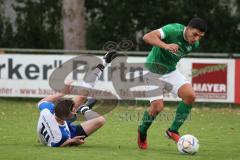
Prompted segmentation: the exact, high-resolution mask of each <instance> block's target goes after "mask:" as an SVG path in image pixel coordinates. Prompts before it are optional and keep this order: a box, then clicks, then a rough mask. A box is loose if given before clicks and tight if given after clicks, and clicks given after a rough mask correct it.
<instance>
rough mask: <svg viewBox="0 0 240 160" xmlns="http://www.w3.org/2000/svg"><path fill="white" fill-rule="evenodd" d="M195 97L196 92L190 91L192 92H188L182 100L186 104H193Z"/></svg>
mask: <svg viewBox="0 0 240 160" xmlns="http://www.w3.org/2000/svg"><path fill="white" fill-rule="evenodd" d="M195 99H196V94H195V93H192V94H189V95H187V96H186V97H184V98H183V101H184V102H185V103H186V104H193V103H194V102H195Z"/></svg>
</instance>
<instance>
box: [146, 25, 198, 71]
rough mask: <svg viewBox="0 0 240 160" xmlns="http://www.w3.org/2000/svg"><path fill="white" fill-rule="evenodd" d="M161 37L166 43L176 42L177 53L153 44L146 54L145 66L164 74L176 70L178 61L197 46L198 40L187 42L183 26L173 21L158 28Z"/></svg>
mask: <svg viewBox="0 0 240 160" xmlns="http://www.w3.org/2000/svg"><path fill="white" fill-rule="evenodd" d="M159 32H160V34H161V39H162V41H163V42H165V43H167V44H171V43H174V44H177V45H179V49H178V52H177V53H172V52H170V51H168V50H165V49H163V48H160V47H156V46H153V47H152V50H151V51H150V53H149V54H148V57H147V61H146V63H145V67H146V68H147V69H149V70H150V71H151V72H153V73H157V74H166V73H169V72H172V71H174V70H176V65H177V63H178V61H179V60H180V59H181V58H182V57H184V56H185V55H187V54H188V53H189V52H191V51H192V50H193V49H195V48H197V47H198V46H199V41H196V42H195V43H194V44H189V43H188V42H187V41H186V40H185V39H184V32H185V26H184V25H181V24H178V23H174V24H168V25H166V26H163V27H162V28H160V29H159Z"/></svg>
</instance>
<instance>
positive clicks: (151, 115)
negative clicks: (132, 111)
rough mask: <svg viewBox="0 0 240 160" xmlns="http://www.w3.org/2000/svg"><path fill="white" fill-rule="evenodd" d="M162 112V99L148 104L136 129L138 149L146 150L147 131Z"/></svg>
mask: <svg viewBox="0 0 240 160" xmlns="http://www.w3.org/2000/svg"><path fill="white" fill-rule="evenodd" d="M162 110H163V99H162V98H160V99H156V100H152V101H151V102H150V107H149V108H148V109H147V110H146V111H145V112H144V113H143V118H142V122H141V124H140V125H139V127H138V146H139V148H140V149H147V147H148V144H147V131H148V129H149V127H150V126H151V124H152V122H153V121H154V119H155V118H156V116H157V115H158V113H160V112H161V111H162Z"/></svg>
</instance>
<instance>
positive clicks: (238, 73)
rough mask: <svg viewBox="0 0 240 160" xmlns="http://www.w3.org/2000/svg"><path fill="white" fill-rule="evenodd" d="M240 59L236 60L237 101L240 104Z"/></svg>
mask: <svg viewBox="0 0 240 160" xmlns="http://www.w3.org/2000/svg"><path fill="white" fill-rule="evenodd" d="M239 89H240V59H237V60H236V65H235V103H237V104H240V90H239Z"/></svg>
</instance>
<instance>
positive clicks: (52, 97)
mask: <svg viewBox="0 0 240 160" xmlns="http://www.w3.org/2000/svg"><path fill="white" fill-rule="evenodd" d="M72 83H73V81H67V82H66V85H65V88H64V90H63V92H57V93H55V94H53V95H49V96H47V97H45V98H43V99H41V100H40V101H39V103H41V102H43V101H47V102H56V101H57V100H59V99H60V98H62V97H63V96H65V94H64V93H70V92H71V90H72V86H71V84H72Z"/></svg>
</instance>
